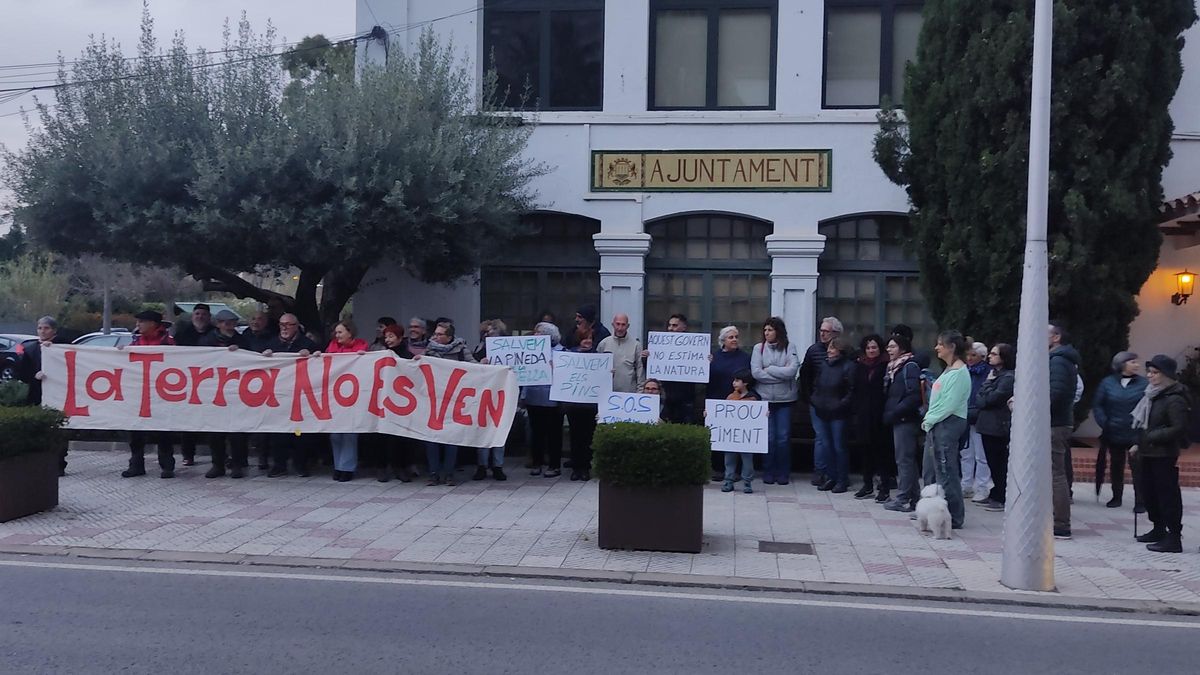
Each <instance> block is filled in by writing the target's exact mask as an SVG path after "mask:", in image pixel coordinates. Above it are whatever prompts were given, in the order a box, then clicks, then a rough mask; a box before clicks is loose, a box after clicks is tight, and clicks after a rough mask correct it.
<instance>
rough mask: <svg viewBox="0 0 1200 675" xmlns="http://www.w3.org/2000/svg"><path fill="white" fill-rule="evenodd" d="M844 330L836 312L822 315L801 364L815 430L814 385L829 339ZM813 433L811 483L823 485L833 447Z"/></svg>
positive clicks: (830, 470)
mask: <svg viewBox="0 0 1200 675" xmlns="http://www.w3.org/2000/svg"><path fill="white" fill-rule="evenodd" d="M841 334H842V322H841V321H839V320H838V318H837V317H836V316H827V317H825V318H824V319H821V325H820V328H818V329H817V341H816V342H814V343H813V344H811V345H809V347H808V350H807V351H805V352H804V360H803V362H801V364H800V400H802V401H804V403H805V404H807V405H808V417H809V421H810V422H811V423H812V426H813V430H814V431H815V430H816V429H817V425H819V424H820V419H819V418H818V417H817V410H816V408H814V407H813V406H812V394H813V387H815V386H816V383H817V378H818V377H819V376H820V374H821V371H822V370H823V369H824V368H825V363H826V361H827V360H828V353H827V352H828V349H829V341H830V340H832V339H834V338H835V337H839V336H841ZM814 437H815V440H814V441H813V479H812V484H813V485H815V486H817V487H821V486H823V485H825V483H828V482H829V478H830V477H831V476H832V475H833V469H834V467H831V466H826V465H825V461H824V458H825V457H827V456H828V453H830V452H832V450H833V449H832V448H825V447H823V445H824V443H823V442H822V441H821V437H820V435H815V436H814Z"/></svg>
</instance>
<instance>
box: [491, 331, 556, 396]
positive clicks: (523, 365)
mask: <svg viewBox="0 0 1200 675" xmlns="http://www.w3.org/2000/svg"><path fill="white" fill-rule="evenodd" d="M487 355H488V360H489V361H490V362H491V363H492V364H493V365H497V366H508V367H509V368H512V371H513V372H514V373H516V374H517V385H518V386H521V387H526V386H542V385H547V384H550V380H551V374H550V336H549V335H519V336H513V337H490V338H488V339H487Z"/></svg>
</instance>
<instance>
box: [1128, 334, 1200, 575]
mask: <svg viewBox="0 0 1200 675" xmlns="http://www.w3.org/2000/svg"><path fill="white" fill-rule="evenodd" d="M1176 368H1177V364H1176V363H1175V359H1172V358H1170V357H1168V356H1164V355H1162V354H1159V355H1158V356H1155V357H1154V358H1152V359H1150V360H1149V361H1147V362H1146V375H1147V379H1148V380H1149V382H1150V383H1149V385H1148V386H1147V387H1146V395H1145V397H1144V398H1143V399H1142V401H1141V402H1140V403H1138V405H1137V407H1136V408H1134V410H1133V426H1134V428H1135V429H1139V430H1140V432H1141V438H1140V439H1139V441H1138V444H1137V446H1136V447H1137V451H1136V452H1134V451H1131V453H1132V454H1134V455H1135V456H1137V457H1139V458H1140V461H1141V462H1142V476H1143V478H1142V498H1143V499H1144V500H1145V501H1146V511H1147V513H1148V514H1149V516H1150V522H1152V523H1154V528H1153V529H1151V530H1150V531H1149V532H1147V533H1146V534H1144V535H1142V536H1140V537H1138V539H1137V540H1138V541H1140V542H1145V543H1146V544H1147V546H1146V549H1147V550H1150V551H1154V552H1156V553H1181V552H1183V542H1182V541H1181V533H1182V531H1183V499H1182V495H1181V494H1180V492H1179V469H1178V468H1177V467H1176V464H1177V463H1178V462H1179V450H1180V449H1181V448H1183V447H1185V446H1186V445H1187V440H1188V436H1187V429H1188V418H1189V417H1190V409H1191V401H1190V398H1189V396H1188V393H1187V388H1186V387H1184V386H1183V385H1182V384H1180V383H1179V382H1177V381H1176V380H1175V371H1176Z"/></svg>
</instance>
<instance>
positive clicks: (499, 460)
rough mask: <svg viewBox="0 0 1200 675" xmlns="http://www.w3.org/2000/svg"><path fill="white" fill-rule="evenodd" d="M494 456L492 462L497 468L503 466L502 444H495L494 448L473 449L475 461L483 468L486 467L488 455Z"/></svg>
mask: <svg viewBox="0 0 1200 675" xmlns="http://www.w3.org/2000/svg"><path fill="white" fill-rule="evenodd" d="M489 456H491V457H494V458H495V462H494V463H493V464H492V466H494V467H495V468H497V469H503V468H504V446H503V445H497V446H496V447H494V448H477V449H476V450H475V458H476V459H475V463H476V464H478V465H479V466H482V467H483V468H485V469H486V468H487V465H488V457H489Z"/></svg>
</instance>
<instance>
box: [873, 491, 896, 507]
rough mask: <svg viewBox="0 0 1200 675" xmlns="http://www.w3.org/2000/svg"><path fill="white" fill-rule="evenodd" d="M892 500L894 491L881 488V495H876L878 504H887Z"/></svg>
mask: <svg viewBox="0 0 1200 675" xmlns="http://www.w3.org/2000/svg"><path fill="white" fill-rule="evenodd" d="M891 498H892V491H891V490H889V489H887V488H879V494H877V495H875V503H876V504H886V503H888V502H889V501H890V500H891Z"/></svg>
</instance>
